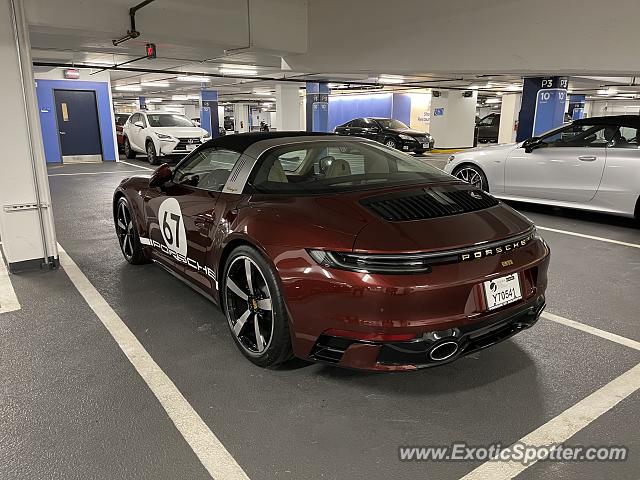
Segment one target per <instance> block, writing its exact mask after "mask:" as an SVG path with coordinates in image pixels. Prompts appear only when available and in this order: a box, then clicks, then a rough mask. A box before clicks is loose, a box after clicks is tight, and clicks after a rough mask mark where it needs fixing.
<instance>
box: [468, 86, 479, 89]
mask: <svg viewBox="0 0 640 480" xmlns="http://www.w3.org/2000/svg"><path fill="white" fill-rule="evenodd" d="M469 88H470V89H471V90H478V89H479V88H480V85H469Z"/></svg>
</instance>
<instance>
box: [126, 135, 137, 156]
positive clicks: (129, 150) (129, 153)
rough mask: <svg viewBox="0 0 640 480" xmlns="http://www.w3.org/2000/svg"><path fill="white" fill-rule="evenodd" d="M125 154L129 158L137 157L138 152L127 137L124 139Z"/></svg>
mask: <svg viewBox="0 0 640 480" xmlns="http://www.w3.org/2000/svg"><path fill="white" fill-rule="evenodd" d="M124 156H125V157H127V158H128V159H129V160H132V159H134V158H136V152H134V151H133V148H131V144H130V143H129V139H128V138H126V137H125V139H124Z"/></svg>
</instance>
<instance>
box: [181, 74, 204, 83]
mask: <svg viewBox="0 0 640 480" xmlns="http://www.w3.org/2000/svg"><path fill="white" fill-rule="evenodd" d="M176 80H179V81H180V82H197V83H206V82H210V81H211V79H210V78H209V77H203V76H200V75H182V76H180V77H177V78H176Z"/></svg>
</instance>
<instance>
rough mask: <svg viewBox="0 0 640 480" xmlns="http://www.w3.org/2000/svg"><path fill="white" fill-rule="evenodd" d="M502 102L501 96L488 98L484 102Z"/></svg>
mask: <svg viewBox="0 0 640 480" xmlns="http://www.w3.org/2000/svg"><path fill="white" fill-rule="evenodd" d="M500 102H502V100H501V99H499V98H487V99H486V100H485V101H484V103H500Z"/></svg>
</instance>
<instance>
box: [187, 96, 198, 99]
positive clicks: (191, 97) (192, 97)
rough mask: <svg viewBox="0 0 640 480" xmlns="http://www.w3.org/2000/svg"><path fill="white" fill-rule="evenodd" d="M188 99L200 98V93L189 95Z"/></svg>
mask: <svg viewBox="0 0 640 480" xmlns="http://www.w3.org/2000/svg"><path fill="white" fill-rule="evenodd" d="M187 100H200V95H187Z"/></svg>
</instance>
